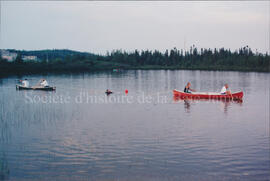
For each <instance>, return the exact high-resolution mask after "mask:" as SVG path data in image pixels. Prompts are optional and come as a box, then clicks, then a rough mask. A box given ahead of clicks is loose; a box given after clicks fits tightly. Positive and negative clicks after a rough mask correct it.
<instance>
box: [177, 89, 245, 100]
mask: <svg viewBox="0 0 270 181" xmlns="http://www.w3.org/2000/svg"><path fill="white" fill-rule="evenodd" d="M173 95H174V96H175V97H178V98H181V99H233V100H242V99H243V92H235V93H232V94H231V95H223V94H218V93H215V94H211V93H209V94H208V93H204V94H195V93H185V92H182V91H178V90H173Z"/></svg>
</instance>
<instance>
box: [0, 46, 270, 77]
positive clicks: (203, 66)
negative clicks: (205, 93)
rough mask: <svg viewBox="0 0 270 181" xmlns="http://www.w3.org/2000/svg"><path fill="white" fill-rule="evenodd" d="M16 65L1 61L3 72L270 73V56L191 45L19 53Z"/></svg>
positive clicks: (246, 48) (244, 50)
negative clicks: (26, 59) (27, 59)
mask: <svg viewBox="0 0 270 181" xmlns="http://www.w3.org/2000/svg"><path fill="white" fill-rule="evenodd" d="M8 51H10V52H15V53H17V55H18V56H17V58H16V60H15V61H14V62H8V61H7V60H4V59H2V58H1V59H0V70H1V71H2V72H3V71H7V70H8V71H11V72H21V71H22V72H23V71H26V70H27V71H29V72H35V71H44V72H49V71H87V70H107V69H112V68H123V69H194V70H195V69H197V70H241V71H266V72H269V68H270V56H269V55H268V54H267V53H265V54H262V53H258V52H253V51H252V50H251V48H250V47H248V46H245V47H242V48H239V49H238V50H235V51H231V50H230V49H225V48H220V49H216V48H215V49H203V48H201V49H198V48H197V47H195V46H191V47H190V48H189V50H188V51H187V50H182V49H181V50H178V49H177V48H173V49H171V50H166V51H165V52H161V51H158V50H154V51H151V50H142V51H139V50H135V51H131V52H128V51H122V50H114V51H112V52H107V53H106V55H98V54H92V53H87V52H78V51H72V50H39V51H19V50H8ZM24 55H34V56H37V57H38V60H36V61H30V62H24V61H23V60H22V56H24Z"/></svg>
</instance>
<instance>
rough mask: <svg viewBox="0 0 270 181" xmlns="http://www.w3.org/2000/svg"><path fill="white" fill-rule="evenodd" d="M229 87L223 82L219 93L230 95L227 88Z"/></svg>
mask: <svg viewBox="0 0 270 181" xmlns="http://www.w3.org/2000/svg"><path fill="white" fill-rule="evenodd" d="M228 89H229V86H228V84H225V85H224V86H223V87H222V89H221V91H220V94H224V95H231V91H229V90H228Z"/></svg>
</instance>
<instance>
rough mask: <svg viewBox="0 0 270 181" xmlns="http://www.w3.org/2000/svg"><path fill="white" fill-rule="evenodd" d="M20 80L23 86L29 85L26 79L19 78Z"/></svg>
mask: <svg viewBox="0 0 270 181" xmlns="http://www.w3.org/2000/svg"><path fill="white" fill-rule="evenodd" d="M20 82H22V86H23V87H29V81H28V80H27V79H24V80H20Z"/></svg>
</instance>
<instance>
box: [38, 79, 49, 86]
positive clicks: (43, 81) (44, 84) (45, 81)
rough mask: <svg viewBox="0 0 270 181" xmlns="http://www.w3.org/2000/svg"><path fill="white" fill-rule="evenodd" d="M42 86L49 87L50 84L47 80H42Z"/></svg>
mask: <svg viewBox="0 0 270 181" xmlns="http://www.w3.org/2000/svg"><path fill="white" fill-rule="evenodd" d="M40 85H41V86H42V87H49V84H48V82H47V80H45V79H42V80H41V82H40Z"/></svg>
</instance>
